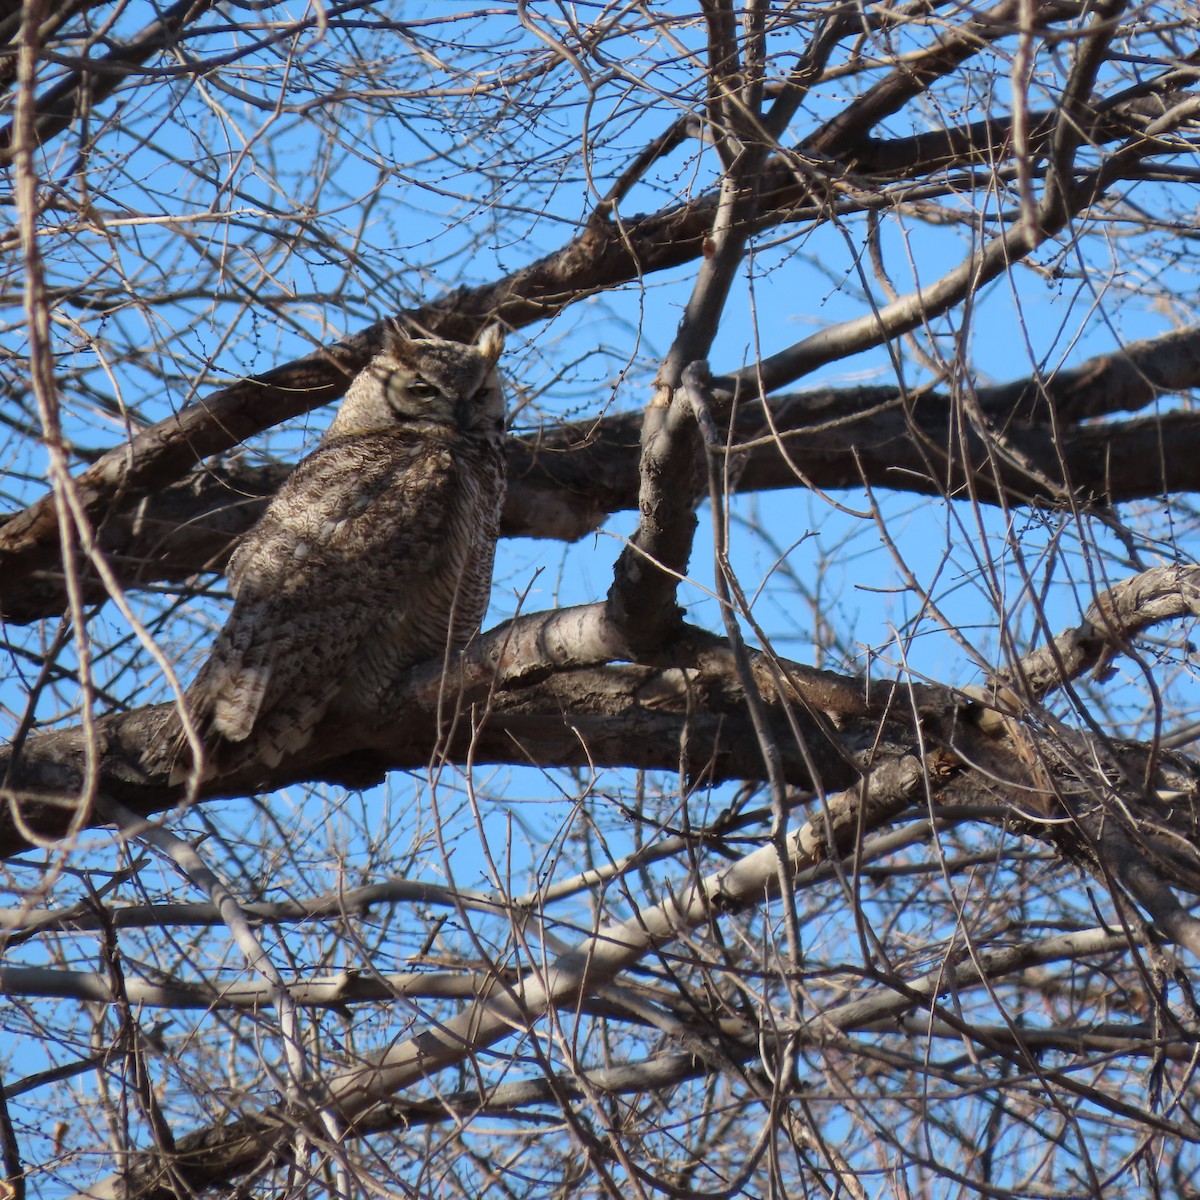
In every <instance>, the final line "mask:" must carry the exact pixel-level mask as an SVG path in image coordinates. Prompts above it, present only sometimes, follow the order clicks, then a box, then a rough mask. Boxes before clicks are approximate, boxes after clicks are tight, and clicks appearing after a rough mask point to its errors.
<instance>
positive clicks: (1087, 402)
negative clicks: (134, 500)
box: [0, 327, 1200, 624]
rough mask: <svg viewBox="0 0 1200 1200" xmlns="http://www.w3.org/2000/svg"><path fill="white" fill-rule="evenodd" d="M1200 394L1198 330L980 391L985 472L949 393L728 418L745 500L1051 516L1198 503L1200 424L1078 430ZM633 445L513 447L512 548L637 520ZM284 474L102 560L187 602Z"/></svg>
mask: <svg viewBox="0 0 1200 1200" xmlns="http://www.w3.org/2000/svg"><path fill="white" fill-rule="evenodd" d="M715 383H716V387H717V391H716V399H717V400H718V401H722V402H723V403H724V405H725V406H726V408H727V406H728V404H729V401H730V399H731V398H732V384H733V377H732V376H725V377H724V378H723V379H718V380H716V381H715ZM1196 387H1200V329H1197V328H1195V327H1192V328H1188V329H1184V330H1178V331H1172V332H1171V333H1168V334H1165V335H1162V336H1161V337H1157V338H1150V339H1147V340H1145V341H1141V342H1134V343H1132V344H1130V345H1129V346H1127V347H1125V348H1124V349H1122V350H1121V351H1119V352H1116V353H1112V354H1105V355H1101V356H1098V357H1097V358H1094V359H1089V360H1088V361H1086V362H1084V363H1081V364H1080V365H1079V366H1077V367H1072V368H1069V369H1063V370H1060V371H1057V372H1055V373H1053V374H1051V375H1048V376H1046V377H1045V378H1044V379H1041V378H1036V377H1035V378H1027V379H1021V380H1014V381H1013V382H1011V383H1007V384H1000V385H997V386H994V387H981V388H978V389H977V391H976V393H975V398H976V399H977V401H978V403H979V407H980V409H981V410H982V412H983V413H984V414H986V415H987V416H988V417H990V418H991V419H992V420H993V422H994V423H995V429H994V438H993V439H992V443H991V445H992V448H993V449H996V450H998V451H999V452H998V453H993V454H992V455H991V458H990V461H989V455H988V451H989V445H988V443H986V442H985V441H984V440H983V438H981V437H980V436H979V435H978V434H977V433H975V432H974V431H968V432H966V433H965V434H961V433H955V437H953V438H952V436H951V435H952V432H954V431H953V430H952V427H951V423H950V417H949V414H950V412H951V409H952V399H951V397H949V396H947V395H946V394H944V393H940V392H928V393H924V394H922V395H921V397H920V398H919V399H918V400H916V401H915V402H913V403H909V404H906V403H904V401H903V399H902V397H901V396H900V395H899V393H898V392H897V391H896V390H895V389H894V388H887V387H864V388H852V389H851V388H846V389H823V390H820V391H814V392H808V393H802V394H799V395H795V396H776V397H773V398H772V399H771V401H770V419H769V420H765V419H764V415H763V412H762V409H761V408H760V407H759V406H757V405H755V404H743V405H740V406H739V407H738V409H737V415H736V424H735V426H734V430H733V442H734V450H735V454H736V457H737V463H738V464H739V466H740V468H741V473H740V475H739V476H738V489H739V490H740V491H741V492H743V493H749V492H754V491H759V490H769V489H778V488H788V487H797V486H805V485H808V484H810V485H812V486H814V487H818V488H821V489H823V490H837V489H841V488H858V487H860V486H862V485H863V484H864V483H865V484H867V485H869V486H870V487H872V488H876V489H886V490H893V491H902V492H917V493H921V494H926V495H949V496H954V495H957V494H959V492H960V491H962V490H963V489H965V487H966V486H967V483H968V481H970V485H971V489H972V493H973V495H974V496H975V498H976V499H977V500H978V501H980V502H982V503H985V504H987V503H997V502H999V501H1000V500H1003V501H1004V502H1005V503H1006V504H1009V505H1021V504H1050V505H1057V504H1062V503H1064V502H1066V501H1067V499H1068V498H1069V497H1070V496H1074V497H1075V498H1076V499H1077V500H1079V501H1081V502H1083V503H1087V502H1090V501H1094V502H1096V503H1100V504H1111V503H1117V502H1120V501H1124V500H1133V499H1144V498H1148V497H1152V496H1156V495H1159V494H1161V493H1163V492H1172V491H1195V490H1200V414H1196V413H1191V412H1186V411H1183V412H1173V413H1169V414H1167V415H1165V416H1162V417H1152V418H1146V419H1144V420H1139V421H1129V422H1123V423H1119V424H1087V425H1084V424H1076V423H1077V422H1083V421H1084V420H1087V419H1091V418H1095V417H1098V416H1104V415H1108V414H1111V413H1113V412H1118V411H1122V410H1125V411H1128V410H1135V409H1137V408H1141V407H1144V406H1145V405H1147V404H1149V403H1151V402H1153V401H1154V400H1155V399H1156V398H1157V397H1159V396H1162V395H1169V394H1171V393H1178V392H1183V391H1187V390H1189V389H1192V388H1196ZM1051 418H1052V420H1051ZM773 433H774V434H778V435H781V440H778V441H776V440H775V439H774V438H773ZM640 437H641V417H640V415H638V414H634V413H627V414H618V415H615V416H610V417H604V418H601V419H600V420H597V421H591V422H580V423H577V424H569V425H562V426H557V427H552V428H549V429H546V430H544V431H542V432H540V433H537V434H533V435H529V436H526V437H524V438H512V439H510V441H509V443H508V474H509V495H508V502H507V504H506V506H505V511H504V522H503V532H504V534H505V536H509V537H552V538H562V539H565V540H574V539H576V538H579V537H582V536H585V535H586V534H587V533H590V532H592V531H593V530H595V529H596V528H598V527H599V525H600V524H601V523H602V522H603V521H604V520H605V518H606V517H607V516H608V514H609V513H612V512H616V511H619V510H623V509H629V508H632V507H633V506H634V505H635V504H636V503H637V497H638V486H639V483H638V461H639V449H638V447H639V441H640ZM963 437H965V439H966V440H965V443H964V442H963V440H962V439H963ZM951 447H956V448H955V449H954V450H953V452H952V450H951ZM964 448H965V454H964ZM1006 451H1007V452H1006ZM984 466H986V467H987V468H988V469H987V470H982V469H981V467H984ZM289 470H290V468H289V467H287V466H282V465H280V466H270V467H252V466H249V465H248V464H246V463H245V462H243V461H242V460H240V459H236V458H235V459H233V460H231V461H229V462H225V463H210V464H206V465H205V466H204V467H202V468H200V469H197V470H196V471H194V472H193V473H192V474H190V475H188V476H185V477H184V479H183V480H181V481H180V482H179V483H176V484H171V485H169V486H167V487H164V488H162V489H160V490H158V491H156V492H154V493H153V494H151V495H149V496H147V497H146V498H144V499H143V500H142V501H141V502H140V503H139V504H137V505H136V506H133V507H131V508H127V509H125V508H120V509H118V510H117V511H116V512H115V513H114V514H113V515H112V516H111V517H110V518H109V519H108V520H107V521H105V522H104V524H103V525H102V526H101V542H100V544H101V548H102V550H103V551H104V553H105V554H106V555H107V557H108V559H109V562H110V565H111V566H112V568H113V570H114V571H115V572H116V574H117V576H118V578H119V579H120V580H121V581H122V583H123V585H124V586H126V587H139V586H146V585H150V584H154V583H166V584H181V583H184V582H185V581H187V580H189V579H190V578H191V577H192V576H194V575H196V574H200V573H203V572H205V571H214V570H221V569H222V568H223V567H224V564H225V561H226V560H227V558H228V556H229V554H230V553H231V551H232V549H233V547H234V546H235V545H236V542H237V539H238V538H239V537H240V536H241V535H242V534H243V533H245V532H246V530H247V529H249V528H250V526H251V525H253V524H254V522H255V521H256V520H257V519H258V517H259V515H260V514H261V513H262V511H263V508H264V507H265V505H266V502H267V500H269V498H270V497H271V496H272V495H273V494H274V492H275V490H276V489H277V488H278V487H279V485H280V484H281V483H282V482H283V480H284V479H285V478H286V477H287V474H288V472H289ZM998 481H999V482H1000V483H1001V484H1002V485H1003V488H1004V490H1003V493H1001V492H999V491H998V490H997V482H998ZM82 589H83V594H84V596H85V598H86V599H87V601H88V602H91V603H94V602H97V601H100V600H103V599H104V595H105V592H104V589H103V587H102V586H101V584H100V583H99V580H98V579H97V578H96V576H95V575H94V573H90V572H85V573H84V575H83V579H82ZM65 604H66V593H65V588H64V581H63V577H62V571H61V568H60V567H59V565H58V564H57V563H56V562H54V561H51V562H50V563H49V564H47V565H46V566H45V567H44V568H43V569H41V570H39V571H36V572H32V573H22V572H21V571H15V572H12V573H7V574H6V573H3V572H0V614H3V616H4V619H5V620H7V621H9V622H12V623H17V624H20V623H24V622H28V621H33V620H38V619H40V618H42V617H46V616H53V615H56V614H59V613H61V612H62V611H63V610H64V607H65Z"/></svg>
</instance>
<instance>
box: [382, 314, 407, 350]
mask: <svg viewBox="0 0 1200 1200" xmlns="http://www.w3.org/2000/svg"><path fill="white" fill-rule="evenodd" d="M412 340H413V339H412V337H411V336H410V335H409V332H408V330H407V329H405V328H404V326H403V325H402V324H401V323H400V322H399V321H397V320H396V319H395V318H392V319H391V320H389V321H387V322H386V323H385V324H384V326H383V350H384V353H385V354H398V353H399V352H401V351H403V350H404V349H406V348H407V347H408V345H409V344H410V343H411V342H412Z"/></svg>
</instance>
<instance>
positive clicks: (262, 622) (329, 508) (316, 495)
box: [188, 433, 455, 765]
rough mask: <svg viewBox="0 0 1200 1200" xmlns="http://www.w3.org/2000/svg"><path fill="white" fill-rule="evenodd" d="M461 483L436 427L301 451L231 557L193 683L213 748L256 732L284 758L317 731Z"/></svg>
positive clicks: (431, 553)
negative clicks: (226, 585)
mask: <svg viewBox="0 0 1200 1200" xmlns="http://www.w3.org/2000/svg"><path fill="white" fill-rule="evenodd" d="M454 487H455V473H454V468H453V459H452V456H451V454H450V453H449V451H448V449H447V448H445V447H442V446H439V445H438V444H436V443H432V444H431V443H430V440H429V439H428V438H427V437H426V438H421V439H417V438H414V437H405V436H402V435H401V434H399V433H397V434H394V435H389V436H387V437H381V436H380V435H378V434H376V435H372V436H370V437H367V436H363V437H349V438H342V439H338V440H337V441H334V442H332V443H329V444H328V445H326V446H322V447H319V448H318V449H317V450H316V451H314V452H313V453H312V454H311V455H309V457H308V458H306V459H305V460H304V461H303V462H301V464H300V465H299V466H298V467H297V468H296V470H295V471H294V472H293V473H292V475H291V476H290V477H289V478H288V480H287V482H286V483H285V484H284V486H283V488H282V489H281V490H280V492H279V494H278V495H277V496H276V497H275V499H274V500H273V501H272V502H271V504H270V506H269V507H268V509H267V511H266V513H264V515H263V517H262V519H261V520H260V521H259V523H258V524H257V525H256V526H255V527H254V529H252V530H251V531H250V533H249V534H248V535H247V536H246V538H245V539H244V541H243V543H242V545H241V546H240V547H239V549H238V551H237V553H236V554H235V555H234V557H233V559H232V560H231V561H230V568H229V575H230V582H231V585H232V588H233V592H234V595H235V602H234V606H233V609H232V611H231V612H230V614H229V618H228V620H227V621H226V624H225V627H224V628H223V629H222V631H221V633H220V635H219V636H218V638H217V641H216V644H215V646H214V648H213V652H212V655H211V657H210V658H209V660H208V662H207V663H205V665H204V667H203V668H202V669H201V671H200V673H199V675H198V676H197V677H196V680H195V682H194V683H193V684H192V686H191V687H190V688H189V689H188V707H189V712H190V713H191V715H192V718H193V720H194V721H195V723H196V726H197V730H198V732H199V733H200V735H201V738H202V740H203V741H204V742H205V744H206V746H207V747H208V748H209V749H210V751H214V752H215V751H216V750H217V749H218V746H217V743H219V742H221V741H224V742H234V743H238V742H245V741H247V739H249V738H250V737H251V734H254V735H255V737H254V741H255V746H254V750H255V753H254V757H255V758H257V759H260V760H261V761H263V762H265V763H267V764H268V765H275V764H276V763H278V762H279V761H280V759H282V758H283V757H284V756H285V755H287V754H288V753H290V752H292V751H294V750H296V749H299V748H300V747H301V746H303V745H304V744H305V743H306V742H307V741H308V738H309V736H310V735H311V733H312V729H313V727H314V726H315V725H316V724H317V722H319V721H320V720H321V718H322V716H323V715H324V713H325V711H326V709H327V708H328V706H329V704H330V702H331V701H332V699H333V698H334V697H335V696H336V695H337V693H338V691H339V690H340V689H341V687H342V686H343V683H344V680H343V678H342V673H343V672H344V670H345V669H346V667H347V664H348V663H349V661H350V660H351V658H352V655H353V653H354V650H355V648H356V647H357V646H358V644H359V642H360V641H361V640H362V638H363V636H364V633H365V632H366V631H367V630H369V629H370V628H371V626H372V625H373V624H376V623H377V622H378V621H379V620H380V619H381V618H382V617H383V616H385V615H387V614H389V613H392V612H394V611H395V610H396V607H397V606H398V605H400V606H403V605H406V604H411V603H412V602H413V600H414V595H413V592H414V587H413V585H414V584H415V585H416V588H415V590H416V591H417V592H419V590H420V586H419V580H420V577H421V576H422V575H423V574H425V573H427V572H428V571H429V570H430V568H431V565H432V563H433V562H434V560H435V558H436V555H437V547H438V543H439V539H440V535H441V531H442V528H443V525H444V513H445V511H446V506H447V504H448V503H449V502H450V493H451V492H452V490H453V489H454ZM217 757H220V756H219V755H218V756H217Z"/></svg>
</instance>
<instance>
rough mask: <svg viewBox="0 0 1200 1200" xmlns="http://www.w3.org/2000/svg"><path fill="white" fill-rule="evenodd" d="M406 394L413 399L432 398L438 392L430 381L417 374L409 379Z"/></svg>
mask: <svg viewBox="0 0 1200 1200" xmlns="http://www.w3.org/2000/svg"><path fill="white" fill-rule="evenodd" d="M408 394H409V395H410V396H412V397H413V399H415V400H432V399H433V398H434V397H435V396H436V395H437V394H438V390H437V388H436V387H434V386H433V384H432V383H427V382H426V381H425V380H424V379H421V378H420V377H419V376H418V378H416V379H413V380H410V381H409V384H408Z"/></svg>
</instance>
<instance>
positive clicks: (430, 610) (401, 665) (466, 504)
mask: <svg viewBox="0 0 1200 1200" xmlns="http://www.w3.org/2000/svg"><path fill="white" fill-rule="evenodd" d="M504 491H505V486H504V470H503V460H502V459H501V458H500V452H499V451H498V450H496V449H494V448H492V447H479V448H477V449H476V452H475V453H473V454H464V453H457V454H455V455H453V456H452V458H451V461H450V463H449V464H448V466H447V470H446V471H445V473H444V475H443V476H442V478H440V480H439V486H437V487H431V486H429V481H428V480H427V481H426V486H425V488H424V489H423V495H422V503H423V504H425V505H433V506H435V507H437V509H438V512H437V514H436V517H437V519H436V520H434V521H431V522H430V521H427V520H420V519H418V520H417V521H416V522H415V524H417V525H419V526H421V527H422V530H421V533H422V537H421V538H420V539H419V540H420V541H421V543H422V545H421V547H420V548H419V549H418V548H417V547H415V545H414V543H413V540H412V538H411V537H410V538H405V537H404V536H399V537H398V539H397V543H396V545H394V546H393V547H390V548H388V550H383V548H380V549H381V553H382V554H385V555H386V556H387V557H388V559H389V560H390V561H389V562H388V564H387V565H386V567H384V564H382V563H379V564H376V567H383V568H384V569H382V570H381V571H380V572H379V574H380V583H381V584H382V585H383V586H382V587H381V589H380V592H379V594H378V596H377V598H376V599H377V603H376V605H375V606H374V614H373V616H374V619H373V620H371V621H370V622H369V624H367V625H366V627H365V628H364V630H363V634H362V638H361V641H360V642H359V644H358V648H357V650H356V653H355V656H354V667H353V669H352V670H351V671H349V672H348V673H347V679H346V686H344V687H343V689H342V692H341V694H340V696H339V698H338V703H337V707H338V709H339V710H341V712H342V713H343V715H354V716H356V717H357V716H361V717H367V716H369V715H372V714H375V713H377V712H378V710H379V707H380V704H381V702H382V700H383V698H384V697H385V696H386V694H387V693H388V692H389V691H390V690H392V689H393V688H394V686H395V685H396V684H397V683H398V682H399V680H400V679H401V678H402V677H403V675H404V674H405V673H406V672H407V671H408V670H409V669H410V668H411V667H413V666H414V665H416V664H417V663H420V662H425V661H427V660H429V659H436V658H439V657H442V656H444V655H445V654H446V653H447V652H448V651H450V650H454V649H457V648H459V647H461V646H463V645H465V644H466V642H467V641H468V640H469V639H470V638H471V637H472V636H473V635H474V634H475V633H476V632H477V631H478V629H479V624H480V622H481V621H482V620H483V617H484V614H485V613H486V611H487V606H488V600H489V598H490V595H491V586H492V564H493V558H494V554H495V547H496V540H497V538H498V536H499V531H500V513H501V508H502V506H503V503H504ZM422 515H423V516H424V517H425V518H428V517H430V516H431V515H432V514H431V513H430V512H429V511H428V510H426V511H425V512H424V513H423V514H422ZM396 532H397V534H401V531H400V530H397V531H396ZM414 551H416V552H414Z"/></svg>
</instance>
